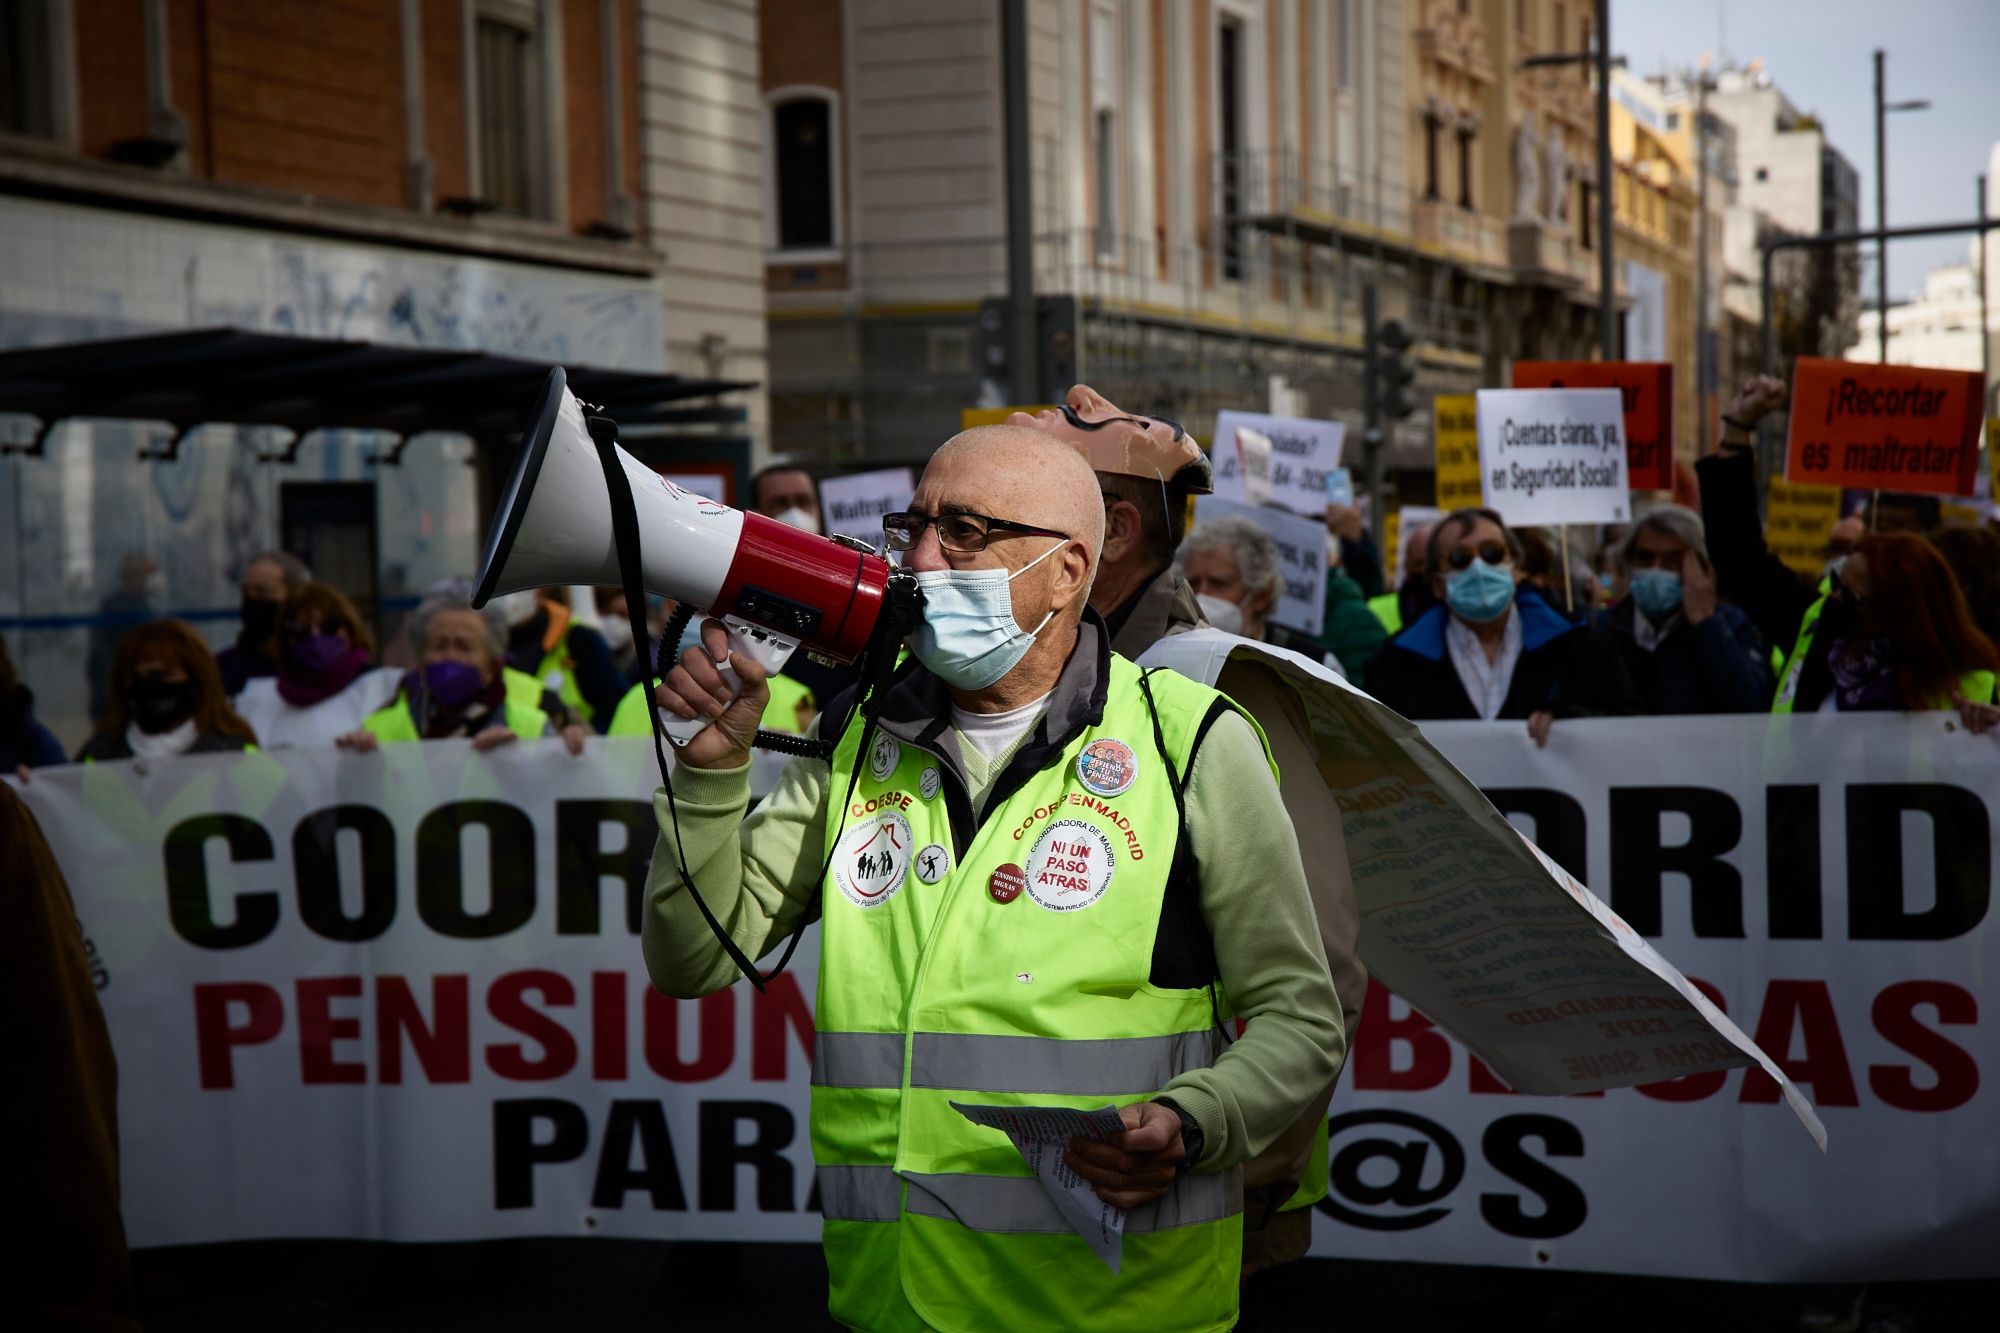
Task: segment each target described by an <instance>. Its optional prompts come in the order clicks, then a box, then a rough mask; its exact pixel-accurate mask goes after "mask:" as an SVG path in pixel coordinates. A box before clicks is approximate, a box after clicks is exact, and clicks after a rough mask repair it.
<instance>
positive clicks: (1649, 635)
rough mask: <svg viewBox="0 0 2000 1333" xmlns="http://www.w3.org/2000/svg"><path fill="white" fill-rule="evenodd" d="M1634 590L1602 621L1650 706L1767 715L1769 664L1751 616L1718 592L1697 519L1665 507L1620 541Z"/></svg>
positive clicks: (1621, 568) (1622, 566)
mask: <svg viewBox="0 0 2000 1333" xmlns="http://www.w3.org/2000/svg"><path fill="white" fill-rule="evenodd" d="M1617 553H1618V572H1619V574H1620V575H1621V576H1622V578H1623V581H1624V583H1625V585H1626V587H1627V589H1628V592H1627V594H1626V596H1625V597H1624V598H1623V599H1622V600H1620V601H1619V602H1618V603H1617V604H1616V605H1615V606H1613V607H1612V608H1611V609H1610V610H1608V611H1605V612H1601V613H1600V615H1599V621H1600V623H1602V624H1604V625H1605V626H1607V627H1608V628H1609V629H1610V631H1611V637H1612V641H1613V642H1615V643H1616V644H1617V645H1618V652H1619V656H1620V657H1622V658H1623V659H1624V661H1625V668H1626V670H1627V671H1629V672H1630V673H1631V675H1632V682H1633V684H1635V685H1637V686H1638V688H1639V696H1640V698H1641V700H1643V702H1644V704H1645V708H1646V711H1647V712H1649V713H1655V714H1684V713H1761V712H1763V711H1764V710H1765V709H1767V708H1769V707H1770V705H1771V689H1772V681H1771V665H1770V658H1769V654H1768V652H1767V650H1766V648H1765V646H1764V641H1763V637H1762V636H1761V635H1759V634H1758V632H1757V629H1756V627H1755V626H1754V625H1752V624H1751V623H1750V618H1749V617H1748V616H1746V615H1744V614H1743V612H1741V611H1739V610H1738V609H1737V608H1736V607H1734V606H1731V605H1730V604H1729V603H1727V602H1724V601H1721V600H1719V599H1718V598H1717V596H1716V591H1715V567H1714V565H1713V564H1712V563H1710V561H1709V558H1708V541H1707V537H1706V534H1705V532H1704V531H1703V528H1702V522H1701V516H1700V515H1699V514H1697V513H1695V512H1694V511H1693V510H1692V509H1686V508H1683V507H1682V506H1680V505H1661V506H1659V507H1658V508H1656V509H1654V510H1653V511H1652V512H1650V513H1648V514H1647V515H1646V516H1645V517H1644V518H1641V519H1640V520H1639V521H1638V523H1636V524H1634V525H1633V527H1632V530H1631V531H1630V532H1629V533H1627V534H1626V535H1625V539H1624V540H1623V541H1622V542H1620V543H1619V544H1618V547H1617Z"/></svg>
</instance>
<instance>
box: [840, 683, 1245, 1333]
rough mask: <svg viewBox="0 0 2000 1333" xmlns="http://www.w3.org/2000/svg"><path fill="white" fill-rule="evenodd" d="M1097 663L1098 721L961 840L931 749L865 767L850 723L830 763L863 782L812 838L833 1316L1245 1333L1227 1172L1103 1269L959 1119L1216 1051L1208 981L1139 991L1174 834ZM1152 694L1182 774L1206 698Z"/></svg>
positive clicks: (1192, 687)
mask: <svg viewBox="0 0 2000 1333" xmlns="http://www.w3.org/2000/svg"><path fill="white" fill-rule="evenodd" d="M1111 671H1112V678H1111V680H1110V681H1109V682H1108V683H1107V690H1106V701H1105V707H1104V715H1103V719H1102V721H1101V722H1099V723H1098V724H1097V725H1096V726H1093V727H1089V728H1087V729H1086V730H1085V731H1084V732H1083V733H1082V734H1081V735H1080V736H1078V737H1076V738H1074V739H1073V740H1072V741H1071V743H1070V744H1069V745H1068V746H1067V747H1065V749H1064V751H1063V752H1062V754H1061V755H1060V757H1059V758H1057V759H1056V760H1055V761H1054V762H1051V763H1050V764H1049V765H1047V766H1046V767H1044V768H1043V769H1042V770H1041V771H1039V772H1038V773H1036V774H1034V775H1033V776H1032V777H1030V778H1029V779H1028V780H1026V781H1025V782H1024V783H1023V784H1022V785H1021V787H1020V788H1019V789H1018V790H1017V791H1016V792H1015V793H1014V794H1013V795H1011V796H1009V797H1008V798H1007V799H1006V800H1005V801H1004V802H1002V803H1000V804H999V805H997V806H996V807H994V808H992V809H989V810H988V811H987V812H986V814H985V818H984V821H983V822H982V823H981V824H980V825H979V827H978V828H977V829H976V831H974V832H972V833H971V834H970V835H969V837H968V838H967V840H966V842H965V843H964V844H963V845H961V844H960V843H959V841H958V837H957V835H956V834H955V833H954V830H953V827H952V821H951V817H950V813H949V807H950V805H951V803H952V802H953V801H954V800H955V799H956V798H957V796H958V793H957V792H955V791H953V790H946V789H945V788H946V786H947V785H948V784H949V783H950V782H951V781H952V780H951V779H949V778H946V777H944V776H943V774H942V772H941V771H935V770H942V769H943V768H944V765H943V764H942V763H941V761H940V760H939V759H938V758H937V757H936V756H935V755H934V754H932V753H930V752H928V751H926V750H924V749H921V748H919V747H918V746H916V745H912V744H901V743H899V742H897V741H895V740H893V739H889V738H886V737H881V736H879V733H878V741H879V744H874V745H871V747H870V751H871V752H870V753H869V754H866V755H862V754H859V753H858V749H859V742H860V732H861V722H860V720H859V719H858V718H857V719H855V720H853V721H852V722H851V723H850V725H849V727H848V729H847V731H846V732H845V733H843V735H842V737H841V741H840V744H839V745H838V746H837V748H836V750H835V754H834V756H833V761H832V774H831V778H830V783H829V786H830V790H831V791H833V792H835V793H845V792H846V791H847V784H848V780H849V777H850V775H852V774H854V772H855V770H856V769H857V768H858V769H859V778H858V781H857V784H856V786H855V789H854V797H853V802H852V804H851V805H850V807H849V809H848V810H847V812H846V817H845V819H844V821H843V820H842V819H840V818H831V819H828V820H827V821H826V837H827V839H828V842H827V844H826V845H825V847H824V850H826V851H829V852H831V853H832V865H833V869H832V871H831V873H830V874H829V876H828V881H827V883H826V884H825V885H824V886H823V889H822V903H821V923H822V942H821V962H820V979H819V999H818V1003H817V1005H816V1007H815V1021H816V1025H817V1029H818V1031H817V1033H816V1036H815V1039H814V1051H813V1088H812V1142H813V1153H814V1157H815V1159H816V1160H817V1161H818V1162H819V1163H821V1164H822V1165H821V1166H820V1192H821V1205H822V1209H823V1213H824V1216H825V1219H826V1227H825V1239H826V1247H827V1255H828V1266H829V1272H830V1276H831V1280H832V1297H831V1302H830V1304H831V1308H832V1313H833V1314H834V1316H835V1318H836V1319H841V1320H843V1322H847V1323H849V1324H851V1325H854V1326H857V1327H870V1328H874V1327H879V1326H882V1325H884V1324H888V1325H890V1326H894V1327H902V1326H905V1325H915V1324H916V1323H917V1322H918V1321H921V1323H922V1324H923V1325H927V1326H929V1327H931V1328H934V1329H941V1330H946V1331H947V1333H953V1331H955V1330H960V1329H965V1330H970V1329H986V1328H1042V1327H1051V1326H1057V1327H1062V1326H1068V1327H1078V1326H1088V1327H1090V1328H1093V1329H1098V1330H1104V1333H1123V1331H1124V1330H1132V1331H1133V1333H1137V1331H1138V1330H1147V1331H1148V1333H1151V1331H1152V1330H1157V1329H1161V1328H1199V1329H1209V1328H1215V1329H1221V1328H1227V1327H1228V1326H1229V1325H1230V1324H1231V1323H1232V1322H1233V1320H1234V1319H1235V1315H1236V1297H1237V1288H1238V1284H1239V1270H1240V1266H1241V1245H1242V1235H1241V1230H1242V1229H1241V1224H1240V1221H1239V1220H1238V1215H1239V1214H1240V1212H1241V1208H1242V1183H1241V1173H1240V1171H1238V1170H1235V1169H1231V1170H1227V1171H1221V1172H1215V1173H1201V1174H1195V1173H1191V1174H1189V1175H1185V1176H1181V1177H1178V1178H1177V1179H1176V1181H1175V1183H1174V1185H1173V1187H1172V1188H1171V1189H1170V1190H1169V1191H1168V1194H1167V1195H1166V1196H1165V1198H1163V1199H1162V1200H1161V1201H1160V1202H1159V1203H1158V1204H1155V1205H1152V1206H1150V1208H1148V1209H1140V1210H1134V1211H1133V1212H1132V1213H1131V1214H1130V1215H1128V1218H1127V1222H1126V1236H1127V1240H1126V1243H1125V1246H1124V1253H1123V1261H1122V1264H1121V1267H1120V1269H1119V1271H1118V1272H1116V1273H1113V1272H1112V1271H1111V1270H1110V1269H1109V1268H1108V1267H1107V1266H1106V1265H1105V1264H1104V1263H1103V1262H1102V1261H1100V1260H1099V1259H1098V1258H1097V1257H1096V1256H1095V1255H1094V1254H1093V1253H1092V1252H1091V1250H1090V1248H1089V1247H1088V1246H1087V1245H1086V1244H1085V1243H1084V1241H1083V1240H1082V1238H1081V1237H1079V1236H1077V1235H1076V1234H1075V1232H1074V1228H1073V1227H1072V1226H1070V1225H1069V1224H1068V1223H1066V1222H1064V1221H1063V1220H1062V1218H1061V1217H1060V1216H1059V1215H1058V1214H1057V1213H1056V1211H1055V1209H1054V1207H1053V1205H1052V1204H1051V1203H1050V1202H1049V1200H1048V1198H1047V1196H1046V1195H1045V1194H1044V1192H1043V1191H1042V1189H1041V1187H1040V1185H1039V1184H1037V1182H1036V1181H1035V1180H1034V1178H1033V1177H1032V1176H1031V1175H1030V1174H1029V1173H1028V1170H1027V1167H1026V1165H1025V1163H1024V1162H1023V1161H1022V1159H1021V1156H1020V1154H1019V1152H1018V1151H1017V1150H1016V1149H1015V1148H1014V1146H1013V1144H1012V1143H1011V1142H1010V1141H1009V1140H1008V1139H1007V1137H1006V1136H1005V1135H1004V1134H1002V1133H1000V1132H999V1131H997V1130H991V1129H986V1128H983V1127H980V1126H976V1125H974V1124H972V1123H971V1122H970V1121H968V1120H967V1119H965V1118H964V1117H963V1116H961V1115H960V1114H959V1113H958V1112H957V1111H955V1110H954V1109H952V1107H951V1105H950V1103H951V1102H953V1101H959V1102H965V1103H991V1102H996V1101H998V1102H1003V1103H1018V1104H1028V1105H1054V1106H1070V1107H1077V1108H1092V1107H1098V1106H1103V1105H1104V1104H1106V1103H1107V1102H1116V1103H1129V1102H1132V1101H1137V1100H1142V1099H1145V1098H1149V1097H1151V1096H1154V1095H1157V1094H1158V1093H1159V1092H1160V1091H1161V1090H1162V1089H1164V1088H1165V1086H1166V1085H1167V1084H1168V1083H1169V1082H1170V1081H1171V1080H1172V1079H1173V1078H1175V1077H1176V1076H1177V1075H1179V1074H1183V1073H1186V1072H1187V1071H1189V1070H1193V1069H1200V1068H1205V1067H1207V1066H1208V1065H1210V1064H1212V1063H1213V1062H1214V1060H1215V1059H1216V1058H1217V1057H1218V1056H1219V1054H1220V1050H1221V1045H1222V1043H1221V1041H1220V1039H1219V1037H1217V1036H1215V1035H1214V1033H1213V1029H1212V1026H1211V1023H1212V1018H1211V1009H1210V996H1209V992H1208V990H1207V989H1206V988H1201V989H1187V990H1176V989H1165V988H1159V987H1154V986H1153V985H1152V984H1151V982H1150V971H1151V965H1152V954H1153V945H1154V941H1155V938H1156V936H1157V933H1158V929H1159V922H1160V915H1161V911H1162V907H1163V905H1164V903H1165V901H1166V894H1167V889H1168V881H1169V878H1170V875H1171V873H1172V871H1173V869H1174V865H1175V860H1176V858H1175V850H1176V844H1177V842H1178V838H1179V832H1180V830H1179V819H1178V814H1177V810H1176V806H1175V801H1174V792H1173V786H1172V783H1171V782H1170V780H1169V779H1168V777H1167V765H1165V764H1164V763H1162V761H1161V758H1160V754H1159V750H1158V748H1156V745H1155V741H1154V735H1153V720H1152V716H1151V714H1150V712H1149V711H1148V709H1147V706H1146V702H1145V699H1144V696H1143V695H1142V693H1141V691H1140V688H1139V671H1138V669H1137V668H1136V667H1134V666H1133V665H1132V664H1131V663H1129V662H1126V661H1125V660H1124V659H1122V658H1117V657H1113V658H1112V659H1111ZM1149 683H1150V684H1151V685H1152V688H1153V691H1154V695H1155V698H1156V700H1157V701H1158V704H1159V722H1160V731H1161V734H1162V737H1163V739H1164V744H1165V747H1166V750H1167V753H1168V754H1169V755H1170V756H1172V760H1173V768H1174V770H1175V771H1176V772H1179V773H1183V774H1184V773H1185V772H1186V769H1187V766H1188V763H1189V761H1190V759H1191V757H1192V754H1193V752H1194V743H1195V737H1196V735H1197V734H1198V732H1199V730H1200V727H1201V724H1202V721H1203V719H1204V718H1205V717H1206V716H1207V714H1208V712H1209V709H1210V707H1211V705H1213V704H1215V703H1216V701H1217V700H1218V699H1219V698H1220V696H1219V695H1217V694H1216V693H1215V692H1214V691H1212V690H1210V689H1208V688H1207V687H1205V686H1201V685H1197V684H1195V683H1194V682H1192V681H1189V680H1186V679H1185V678H1182V677H1179V676H1171V675H1168V674H1167V673H1159V674H1157V675H1155V676H1153V677H1151V678H1150V682H1149ZM1253 726H1254V724H1253ZM1087 750H1088V751H1089V753H1088V754H1086V751H1087ZM1086 779H1087V781H1086ZM926 792H928V793H929V795H928V796H927V795H926V794H925V793H926ZM834 813H835V814H836V815H838V813H839V812H838V811H836V812H834ZM843 823H844V825H845V827H844V829H843V828H842V824H843ZM1247 835H1248V834H1247V832H1246V836H1247ZM1038 849H1039V850H1040V855H1037V851H1038ZM926 853H928V854H929V855H928V859H923V858H924V857H925V854H926ZM920 865H921V866H923V867H927V869H925V870H924V871H923V876H922V877H920V874H919V867H920ZM996 870H1001V871H1002V872H1003V873H1002V875H1001V877H1000V880H999V881H998V882H999V884H1000V886H1001V889H1002V892H1000V893H998V894H996V893H994V892H992V891H991V887H992V885H993V884H994V883H995V879H994V872H995V871H996ZM1016 883H1018V884H1019V885H1020V888H1019V891H1018V892H1016V893H1011V894H1010V893H1008V892H1006V891H1005V890H1007V889H1009V888H1011V887H1013V886H1014V885H1015V884H1016ZM1056 1033H1062V1034H1073V1035H1064V1036H1056V1035H1052V1034H1056ZM885 1224H893V1225H894V1226H895V1228H896V1230H895V1231H893V1232H885V1230H884V1225H885ZM864 1233H865V1234H864ZM885 1234H886V1236H887V1237H888V1238H887V1239H871V1236H872V1237H877V1238H879V1237H882V1236H884V1235H885ZM972 1274H977V1275H978V1278H977V1289H976V1291H969V1290H968V1289H967V1287H966V1285H965V1284H966V1282H967V1280H968V1275H972ZM973 1297H976V1298H977V1300H976V1308H975V1304H974V1303H972V1298H973ZM885 1302H886V1304H885Z"/></svg>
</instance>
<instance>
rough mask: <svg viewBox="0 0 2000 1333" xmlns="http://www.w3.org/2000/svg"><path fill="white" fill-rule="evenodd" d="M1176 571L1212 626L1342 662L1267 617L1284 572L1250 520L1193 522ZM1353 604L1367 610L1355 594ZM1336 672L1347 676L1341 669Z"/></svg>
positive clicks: (1273, 545) (1266, 536) (1274, 547)
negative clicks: (1339, 671) (1185, 581)
mask: <svg viewBox="0 0 2000 1333" xmlns="http://www.w3.org/2000/svg"><path fill="white" fill-rule="evenodd" d="M1174 568H1175V570H1176V572H1178V573H1179V574H1180V576H1181V577H1182V578H1184V579H1186V580H1187V583H1188V587H1190V588H1192V589H1193V590H1194V595H1195V601H1197V602H1198V603H1200V605H1201V613H1202V615H1203V616H1205V617H1206V618H1207V620H1208V623H1209V624H1211V625H1213V626H1214V627H1215V628H1217V629H1219V630H1226V631H1228V632H1229V633H1231V634H1241V635H1242V636H1243V637H1244V638H1246V639H1257V640H1260V641H1262V642H1264V643H1268V644H1272V645H1273V646H1275V647H1279V648H1289V649H1291V650H1292V651H1293V652H1298V653H1304V654H1305V655H1306V656H1307V657H1309V658H1311V659H1312V660H1314V661H1315V662H1320V661H1323V662H1325V663H1327V664H1328V665H1329V666H1335V667H1339V662H1340V659H1339V658H1337V657H1335V656H1334V655H1333V654H1332V653H1330V652H1328V651H1327V647H1326V645H1325V644H1323V643H1320V642H1319V641H1317V640H1315V639H1310V638H1308V637H1306V636H1305V635H1303V634H1296V633H1294V632H1293V631H1291V630H1288V629H1286V628H1285V627H1284V626H1283V625H1275V624H1272V623H1271V621H1269V620H1268V619H1266V617H1267V616H1269V615H1270V614H1271V612H1272V611H1274V610H1276V609H1277V605H1278V597H1279V594H1280V593H1281V592H1283V591H1284V569H1283V567H1282V566H1281V564H1280V563H1279V555H1278V543H1277V542H1276V541H1274V540H1273V539H1272V537H1271V534H1270V533H1268V532H1266V531H1264V529H1262V528H1260V527H1258V526H1257V525H1256V524H1255V523H1253V522H1251V521H1250V520H1249V519H1247V518H1241V517H1238V516H1236V515H1231V516H1230V517H1228V518H1211V519H1209V520H1207V521H1206V522H1203V523H1198V524H1196V525H1195V526H1194V527H1193V528H1191V529H1190V530H1189V531H1188V535H1187V540H1186V541H1184V542H1182V543H1181V548H1180V550H1179V551H1177V552H1175V553H1174ZM1354 604H1355V605H1356V607H1357V608H1359V609H1360V610H1361V611H1362V612H1364V613H1365V612H1366V610H1367V605H1366V603H1365V602H1363V601H1361V600H1360V598H1359V597H1358V595H1357V597H1356V599H1355V603H1354ZM1370 619H1373V617H1372V616H1371V617H1370ZM1339 669H1340V670H1341V671H1342V674H1345V668H1339Z"/></svg>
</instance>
